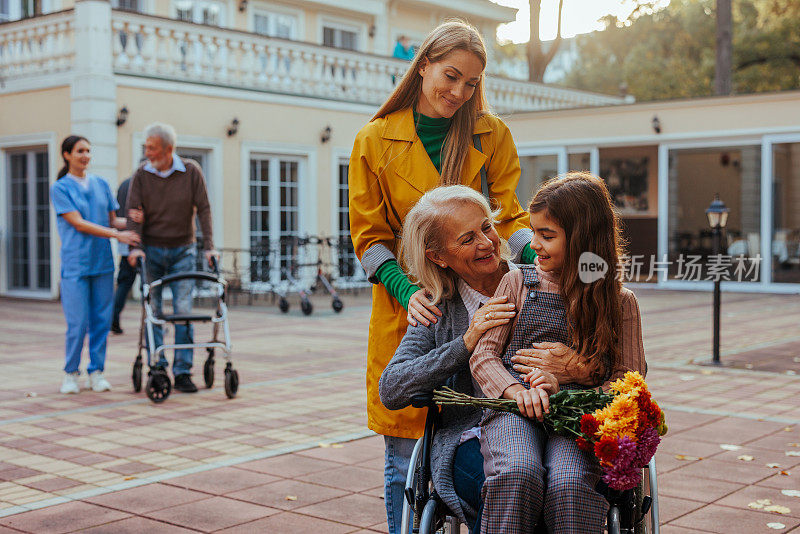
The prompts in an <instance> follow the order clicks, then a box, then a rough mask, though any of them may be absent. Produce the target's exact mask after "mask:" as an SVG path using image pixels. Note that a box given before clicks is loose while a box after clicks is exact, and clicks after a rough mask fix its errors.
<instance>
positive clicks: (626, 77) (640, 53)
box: [563, 0, 800, 101]
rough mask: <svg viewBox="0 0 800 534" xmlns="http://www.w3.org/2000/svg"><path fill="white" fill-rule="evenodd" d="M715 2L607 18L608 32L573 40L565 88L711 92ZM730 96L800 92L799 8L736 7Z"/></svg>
mask: <svg viewBox="0 0 800 534" xmlns="http://www.w3.org/2000/svg"><path fill="white" fill-rule="evenodd" d="M714 5H715V2H714V1H713V0H672V2H671V3H670V5H669V7H667V8H666V9H662V10H660V11H655V12H653V10H652V9H643V10H638V11H636V12H634V14H632V16H631V17H630V18H628V19H627V20H618V19H616V18H615V17H612V16H608V17H606V19H605V20H604V22H605V23H606V29H605V30H603V31H599V32H594V33H592V34H588V35H585V36H582V37H580V38H579V39H578V47H579V52H580V59H579V60H578V61H577V62H576V64H575V65H574V67H573V69H572V70H571V71H570V72H569V73H568V74H567V76H566V77H565V79H564V81H563V85H566V86H568V87H575V88H579V89H586V90H590V91H597V92H601V93H608V94H617V93H619V92H620V88H621V87H625V86H626V87H627V90H628V92H629V93H630V94H632V95H634V96H635V97H636V99H637V100H639V101H647V100H660V99H667V98H685V97H697V96H706V95H712V94H713V93H714V58H715V25H716V23H715V19H714ZM733 16H734V30H733V39H734V46H733V48H734V74H733V82H734V91H735V92H736V93H752V92H761V91H778V90H785V89H796V88H798V87H800V2H797V1H796V0H738V1H737V2H735V3H734V13H733Z"/></svg>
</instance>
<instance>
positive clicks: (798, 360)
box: [792, 356, 800, 363]
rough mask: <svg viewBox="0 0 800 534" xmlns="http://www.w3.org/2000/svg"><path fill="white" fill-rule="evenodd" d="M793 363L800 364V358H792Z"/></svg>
mask: <svg viewBox="0 0 800 534" xmlns="http://www.w3.org/2000/svg"><path fill="white" fill-rule="evenodd" d="M792 361H793V362H794V363H800V356H795V357H794V358H792Z"/></svg>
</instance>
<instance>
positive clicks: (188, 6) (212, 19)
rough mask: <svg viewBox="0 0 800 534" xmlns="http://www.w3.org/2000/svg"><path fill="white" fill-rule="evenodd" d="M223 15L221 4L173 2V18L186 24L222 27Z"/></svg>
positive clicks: (194, 0)
mask: <svg viewBox="0 0 800 534" xmlns="http://www.w3.org/2000/svg"><path fill="white" fill-rule="evenodd" d="M224 14H225V10H224V5H223V4H222V3H221V2H216V1H212V0H178V1H176V2H175V18H177V19H178V20H185V21H186V22H194V23H196V24H208V25H209V26H222V25H223V24H224V23H225V20H224V19H225V17H224Z"/></svg>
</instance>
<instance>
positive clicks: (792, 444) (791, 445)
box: [789, 443, 800, 447]
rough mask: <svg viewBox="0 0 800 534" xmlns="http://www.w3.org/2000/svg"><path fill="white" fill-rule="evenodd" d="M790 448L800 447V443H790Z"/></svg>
mask: <svg viewBox="0 0 800 534" xmlns="http://www.w3.org/2000/svg"><path fill="white" fill-rule="evenodd" d="M789 446H790V447H800V443H789Z"/></svg>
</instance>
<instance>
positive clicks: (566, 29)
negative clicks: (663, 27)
mask: <svg viewBox="0 0 800 534" xmlns="http://www.w3.org/2000/svg"><path fill="white" fill-rule="evenodd" d="M492 1H493V2H494V3H496V4H500V5H504V6H509V7H516V8H518V9H519V11H518V12H517V20H516V21H514V22H511V23H509V24H501V25H500V27H499V28H498V30H497V38H498V40H499V41H500V42H506V41H513V42H515V43H524V42H526V41H528V40H529V39H530V29H529V22H528V20H529V18H530V14H529V13H530V12H529V8H528V0H492ZM658 4H661V5H663V6H666V5H668V4H669V0H660V1H659V2H658ZM634 7H635V2H634V1H632V0H564V8H563V9H564V10H563V13H562V17H561V36H562V37H573V36H575V35H577V34H579V33H588V32H591V31H594V30H600V29H602V28H603V26H602V25H601V24H600V23H599V22H598V19H599V18H600V17H602V16H604V15H607V14H609V13H611V14H614V15H617V16H618V17H620V18H625V17H627V16H628V15H629V14H630V12H631V11H632V10H633V8H634ZM557 15H558V0H542V13H541V16H540V19H539V22H540V24H539V31H540V33H541V37H542V39H543V40H545V41H547V40H550V39H555V37H556V29H557V22H558V19H557Z"/></svg>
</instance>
